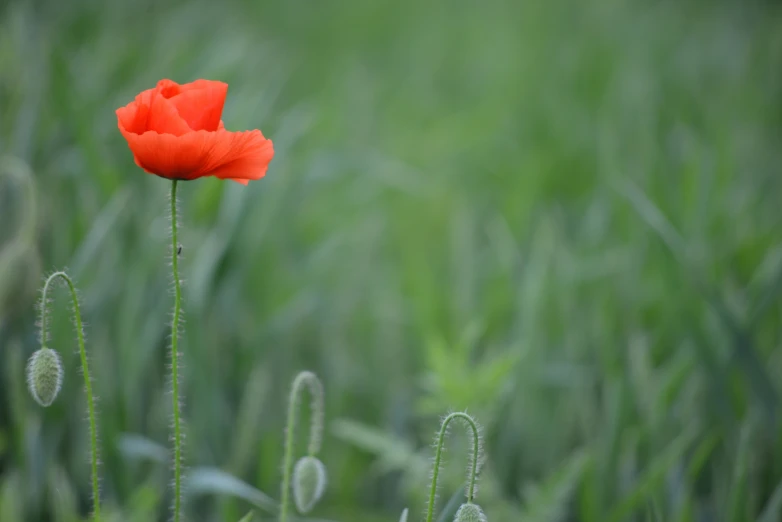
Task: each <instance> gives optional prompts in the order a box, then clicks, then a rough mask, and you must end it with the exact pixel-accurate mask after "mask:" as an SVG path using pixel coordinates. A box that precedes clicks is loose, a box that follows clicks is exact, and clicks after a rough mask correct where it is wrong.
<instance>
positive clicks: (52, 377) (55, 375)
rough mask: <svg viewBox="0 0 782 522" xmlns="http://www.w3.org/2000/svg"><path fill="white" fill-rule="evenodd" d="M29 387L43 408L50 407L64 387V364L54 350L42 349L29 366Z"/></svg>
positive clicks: (33, 357)
mask: <svg viewBox="0 0 782 522" xmlns="http://www.w3.org/2000/svg"><path fill="white" fill-rule="evenodd" d="M27 385H28V386H29V388H30V394H31V395H32V396H33V399H35V400H36V402H38V404H40V405H41V406H49V405H50V404H51V403H52V402H54V399H56V398H57V394H58V393H60V387H61V386H62V363H61V362H60V356H59V355H58V354H57V352H55V351H54V350H51V349H49V348H41V349H40V350H38V351H37V352H35V353H34V354H33V355H32V357H30V362H29V363H28V364H27Z"/></svg>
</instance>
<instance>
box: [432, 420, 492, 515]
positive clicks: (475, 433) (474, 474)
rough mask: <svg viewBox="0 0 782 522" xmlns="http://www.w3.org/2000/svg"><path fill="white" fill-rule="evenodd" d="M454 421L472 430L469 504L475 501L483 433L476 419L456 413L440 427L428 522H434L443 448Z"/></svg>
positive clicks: (468, 472)
mask: <svg viewBox="0 0 782 522" xmlns="http://www.w3.org/2000/svg"><path fill="white" fill-rule="evenodd" d="M454 419H459V420H461V421H463V422H464V423H465V424H466V425H467V427H468V428H469V429H470V434H471V436H472V446H473V449H472V454H471V455H470V463H469V467H468V470H467V491H466V492H465V493H466V495H467V503H468V504H471V503H472V501H473V500H474V499H475V482H476V480H477V478H478V463H479V461H480V456H481V432H480V429H479V428H478V423H477V422H475V419H473V418H472V417H470V416H469V415H467V414H466V413H464V412H455V413H451V414H450V415H448V416H447V417H446V418H445V419H443V423H442V425H441V426H440V433H439V434H438V436H437V449H436V451H435V455H434V470H433V471H432V488H431V490H430V492H429V507H428V508H427V510H426V522H432V517H433V516H434V501H435V498H436V496H437V478H438V476H439V475H440V462H441V460H442V455H443V446H444V445H445V434H446V433H447V431H448V425H449V424H450V423H451V421H453V420H454Z"/></svg>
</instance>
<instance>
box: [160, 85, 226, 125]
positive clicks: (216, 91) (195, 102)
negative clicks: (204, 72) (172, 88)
mask: <svg viewBox="0 0 782 522" xmlns="http://www.w3.org/2000/svg"><path fill="white" fill-rule="evenodd" d="M193 84H198V87H191V88H188V89H185V87H189V86H192V85H193ZM193 84H189V85H188V86H182V91H181V92H180V93H179V94H177V95H176V96H174V97H172V98H170V99H169V100H168V101H169V103H171V104H173V105H174V107H175V108H176V110H177V112H178V113H179V116H180V118H182V119H183V120H184V121H185V122H187V125H188V126H189V127H190V128H191V129H193V130H194V131H198V130H207V131H214V130H217V128H218V126H219V124H220V116H221V115H222V114H223V105H224V104H225V97H226V94H227V93H228V84H226V83H223V82H212V81H206V80H200V81H197V82H193Z"/></svg>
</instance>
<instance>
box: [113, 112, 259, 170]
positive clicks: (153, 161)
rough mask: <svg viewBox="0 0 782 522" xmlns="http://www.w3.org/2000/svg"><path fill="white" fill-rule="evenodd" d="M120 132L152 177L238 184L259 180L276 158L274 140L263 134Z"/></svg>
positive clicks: (121, 128) (140, 164)
mask: <svg viewBox="0 0 782 522" xmlns="http://www.w3.org/2000/svg"><path fill="white" fill-rule="evenodd" d="M119 129H120V132H122V134H123V136H124V137H125V139H126V140H127V142H128V146H129V147H130V150H131V151H132V152H133V156H134V159H135V161H136V163H137V164H138V165H139V166H140V167H141V168H143V169H144V170H146V171H147V172H150V173H152V174H157V175H158V176H162V177H164V178H169V179H195V178H200V177H203V176H216V177H218V178H222V179H234V180H235V181H239V182H240V183H241V182H242V181H247V180H253V179H260V178H262V177H263V176H264V175H265V174H266V169H267V168H268V165H269V162H270V161H271V160H272V157H273V156H274V148H273V145H272V142H271V140H267V139H265V138H264V137H263V135H262V134H261V131H258V130H255V131H247V132H228V131H225V130H221V131H215V132H207V131H195V132H190V133H187V134H184V135H182V136H175V135H173V134H159V133H157V132H153V131H150V132H145V133H144V134H135V133H132V132H128V131H127V130H125V129H124V128H123V126H122V124H121V122H120V125H119Z"/></svg>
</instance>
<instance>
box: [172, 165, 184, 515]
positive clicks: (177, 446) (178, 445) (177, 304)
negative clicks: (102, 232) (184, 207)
mask: <svg viewBox="0 0 782 522" xmlns="http://www.w3.org/2000/svg"><path fill="white" fill-rule="evenodd" d="M176 188H177V180H173V181H172V182H171V268H172V271H173V276H174V319H173V321H172V323H171V387H172V388H171V396H172V397H171V400H172V406H173V411H174V522H179V512H180V510H181V503H182V499H181V480H182V479H181V473H182V470H181V467H182V463H181V460H182V434H181V431H180V420H179V416H180V412H179V352H178V341H179V339H178V338H179V315H180V310H181V307H182V290H181V288H180V283H179V263H178V261H179V259H178V258H179V256H178V254H177V220H176Z"/></svg>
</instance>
